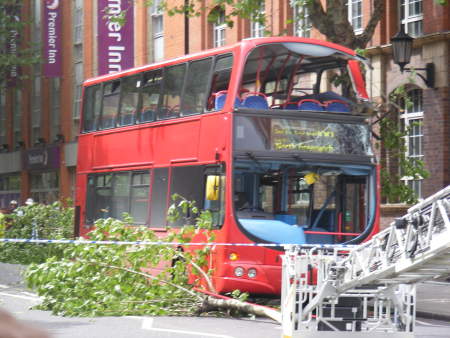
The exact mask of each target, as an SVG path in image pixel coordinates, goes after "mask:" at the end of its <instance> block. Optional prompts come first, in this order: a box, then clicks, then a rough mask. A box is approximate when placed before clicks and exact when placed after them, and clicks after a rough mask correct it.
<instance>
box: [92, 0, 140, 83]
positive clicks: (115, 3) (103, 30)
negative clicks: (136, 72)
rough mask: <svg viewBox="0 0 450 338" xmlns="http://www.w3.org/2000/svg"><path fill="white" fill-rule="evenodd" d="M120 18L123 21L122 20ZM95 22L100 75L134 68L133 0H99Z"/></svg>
mask: <svg viewBox="0 0 450 338" xmlns="http://www.w3.org/2000/svg"><path fill="white" fill-rule="evenodd" d="M122 17H123V18H124V19H125V20H124V21H122V20H121V19H122ZM118 19H120V20H118ZM97 21H98V40H97V41H98V73H99V75H103V74H108V73H114V72H119V71H121V70H124V69H127V68H131V67H133V66H134V8H133V1H132V0H98V12H97Z"/></svg>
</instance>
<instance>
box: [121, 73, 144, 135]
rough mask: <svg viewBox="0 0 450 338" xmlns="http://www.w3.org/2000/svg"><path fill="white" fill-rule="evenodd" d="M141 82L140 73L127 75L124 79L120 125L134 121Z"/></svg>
mask: <svg viewBox="0 0 450 338" xmlns="http://www.w3.org/2000/svg"><path fill="white" fill-rule="evenodd" d="M141 82H142V81H141V76H140V75H137V76H130V77H126V78H124V79H123V80H122V92H121V98H120V112H119V114H120V117H119V121H118V123H119V125H122V126H126V125H130V124H133V123H134V120H135V115H136V109H137V105H138V102H139V90H140V86H141Z"/></svg>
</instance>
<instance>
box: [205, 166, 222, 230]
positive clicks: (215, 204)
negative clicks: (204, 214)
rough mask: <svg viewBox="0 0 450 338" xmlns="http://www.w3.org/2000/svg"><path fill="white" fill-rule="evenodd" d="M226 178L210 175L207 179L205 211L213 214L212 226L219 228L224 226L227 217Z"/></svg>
mask: <svg viewBox="0 0 450 338" xmlns="http://www.w3.org/2000/svg"><path fill="white" fill-rule="evenodd" d="M224 201H225V176H224V175H217V174H210V175H206V177H205V202H204V209H205V210H209V211H210V212H211V214H212V225H213V226H214V227H219V226H221V225H222V224H223V219H224V215H225V203H224Z"/></svg>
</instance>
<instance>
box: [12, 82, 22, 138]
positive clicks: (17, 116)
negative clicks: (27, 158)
mask: <svg viewBox="0 0 450 338" xmlns="http://www.w3.org/2000/svg"><path fill="white" fill-rule="evenodd" d="M21 120H22V92H21V90H20V89H15V90H14V107H13V145H15V146H17V145H18V142H21V141H22V140H23V137H22V127H21V123H20V122H21Z"/></svg>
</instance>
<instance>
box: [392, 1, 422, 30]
mask: <svg viewBox="0 0 450 338" xmlns="http://www.w3.org/2000/svg"><path fill="white" fill-rule="evenodd" d="M415 3H420V7H421V10H422V11H421V13H420V14H413V15H410V13H409V7H410V6H411V4H415ZM398 7H399V15H400V18H399V19H400V24H401V25H403V28H404V30H405V33H407V34H409V35H411V36H412V37H419V36H422V35H423V0H399V3H398ZM411 23H413V24H414V23H419V27H420V31H419V32H411V31H410V29H409V24H411Z"/></svg>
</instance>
